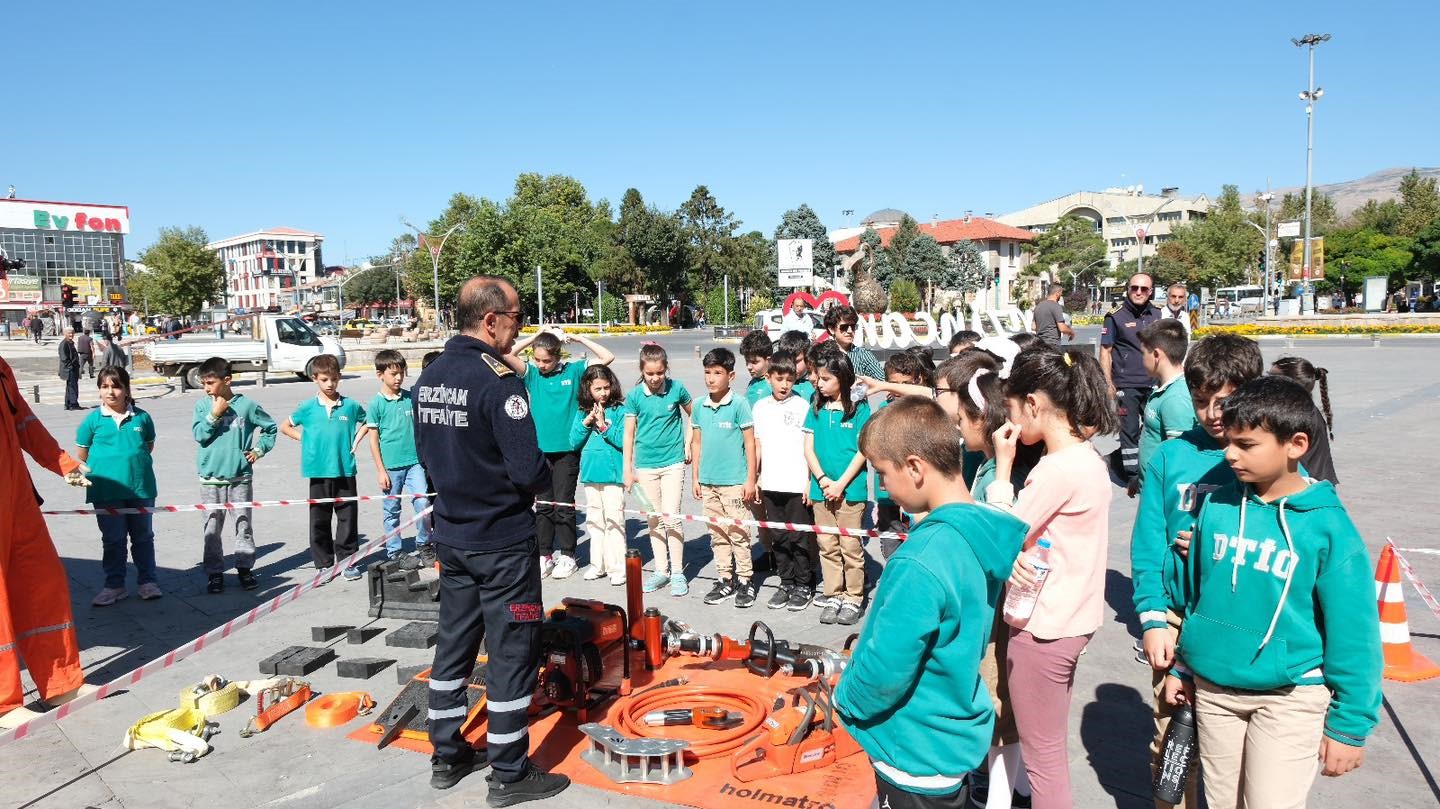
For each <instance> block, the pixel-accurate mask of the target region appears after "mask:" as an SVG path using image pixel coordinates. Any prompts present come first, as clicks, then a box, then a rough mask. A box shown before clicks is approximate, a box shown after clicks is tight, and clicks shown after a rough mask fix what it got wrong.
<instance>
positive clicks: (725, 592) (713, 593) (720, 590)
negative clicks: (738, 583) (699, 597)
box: [705, 579, 736, 604]
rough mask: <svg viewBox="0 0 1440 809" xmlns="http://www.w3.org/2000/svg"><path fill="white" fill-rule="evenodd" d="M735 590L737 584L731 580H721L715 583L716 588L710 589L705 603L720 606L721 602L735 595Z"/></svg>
mask: <svg viewBox="0 0 1440 809" xmlns="http://www.w3.org/2000/svg"><path fill="white" fill-rule="evenodd" d="M735 589H736V588H735V582H733V581H731V580H729V579H720V580H719V581H717V582H715V586H714V587H711V588H710V592H708V593H706V594H705V603H706V604H719V603H720V602H721V601H724V600H725V599H727V598H729V597H730V596H733V595H735Z"/></svg>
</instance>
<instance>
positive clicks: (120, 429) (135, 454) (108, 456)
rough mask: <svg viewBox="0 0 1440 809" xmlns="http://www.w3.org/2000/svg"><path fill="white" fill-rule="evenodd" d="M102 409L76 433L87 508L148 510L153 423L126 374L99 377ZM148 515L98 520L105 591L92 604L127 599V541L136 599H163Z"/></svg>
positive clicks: (114, 370)
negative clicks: (85, 473) (85, 470)
mask: <svg viewBox="0 0 1440 809" xmlns="http://www.w3.org/2000/svg"><path fill="white" fill-rule="evenodd" d="M96 384H98V385H99V387H100V406H99V407H98V408H96V409H94V410H91V411H90V413H89V414H88V415H87V416H85V420H84V421H82V422H80V426H79V427H78V428H77V429H76V430H75V445H76V446H77V447H79V451H78V452H77V453H76V457H78V458H79V459H80V462H81V463H83V464H89V466H90V469H91V471H90V481H91V486H90V488H88V489H86V490H85V500H86V502H89V503H93V504H94V505H95V507H96V508H97V509H102V508H149V507H151V506H153V505H155V465H154V462H153V461H152V459H151V457H150V453H152V452H153V451H154V450H155V422H154V421H152V420H151V419H150V414H149V413H146V412H145V411H144V410H141V409H140V408H138V407H136V406H135V400H134V399H132V398H131V396H130V374H129V373H127V372H126V371H125V369H124V368H119V367H113V366H112V367H108V368H104V369H102V370H101V371H100V374H99V377H98V378H97V379H96ZM153 520H154V518H153V517H152V516H151V515H149V514H96V515H95V522H96V523H97V524H98V525H99V526H100V541H101V542H102V543H103V544H104V550H103V552H102V555H101V558H100V564H101V566H102V567H103V568H104V570H105V587H104V588H103V589H101V590H100V592H99V593H96V594H95V599H94V600H93V601H91V602H90V603H91V604H93V605H95V606H97V607H108V606H110V605H111V604H114V603H115V602H116V601H119V600H120V599H122V598H125V597H126V596H127V595H129V593H128V592H127V591H126V590H125V540H126V538H127V537H128V538H129V540H130V558H132V559H134V560H135V578H136V583H137V584H138V585H139V588H138V590H137V592H138V593H139V595H140V598H142V599H144V600H146V601H149V600H150V599H155V598H159V597H160V596H161V592H160V586H159V584H157V583H156V578H155V526H154V523H153Z"/></svg>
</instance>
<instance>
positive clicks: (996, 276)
mask: <svg viewBox="0 0 1440 809" xmlns="http://www.w3.org/2000/svg"><path fill="white" fill-rule="evenodd" d="M995 283H997V284H998V283H1000V268H999V267H996V268H995Z"/></svg>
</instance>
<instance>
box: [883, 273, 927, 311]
mask: <svg viewBox="0 0 1440 809" xmlns="http://www.w3.org/2000/svg"><path fill="white" fill-rule="evenodd" d="M919 309H920V290H919V288H917V287H916V286H915V282H914V281H911V280H910V279H908V278H897V279H895V281H894V282H893V283H891V284H890V310H891V311H892V312H915V311H918V310H919Z"/></svg>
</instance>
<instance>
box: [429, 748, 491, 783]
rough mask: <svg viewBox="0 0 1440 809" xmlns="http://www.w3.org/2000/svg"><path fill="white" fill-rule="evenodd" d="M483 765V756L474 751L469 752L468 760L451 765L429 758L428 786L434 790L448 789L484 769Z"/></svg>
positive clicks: (484, 762) (484, 761) (435, 758)
mask: <svg viewBox="0 0 1440 809" xmlns="http://www.w3.org/2000/svg"><path fill="white" fill-rule="evenodd" d="M485 765H486V760H485V754H483V753H476V752H474V751H471V753H470V757H469V758H465V759H461V760H460V761H458V762H453V763H452V762H449V761H444V760H442V759H440V758H438V757H436V756H431V757H430V786H432V787H434V788H435V789H449V788H450V787H453V786H455V785H456V784H458V783H460V779H462V778H464V777H465V776H467V775H469V774H470V773H472V772H475V771H476V770H483V769H485Z"/></svg>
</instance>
